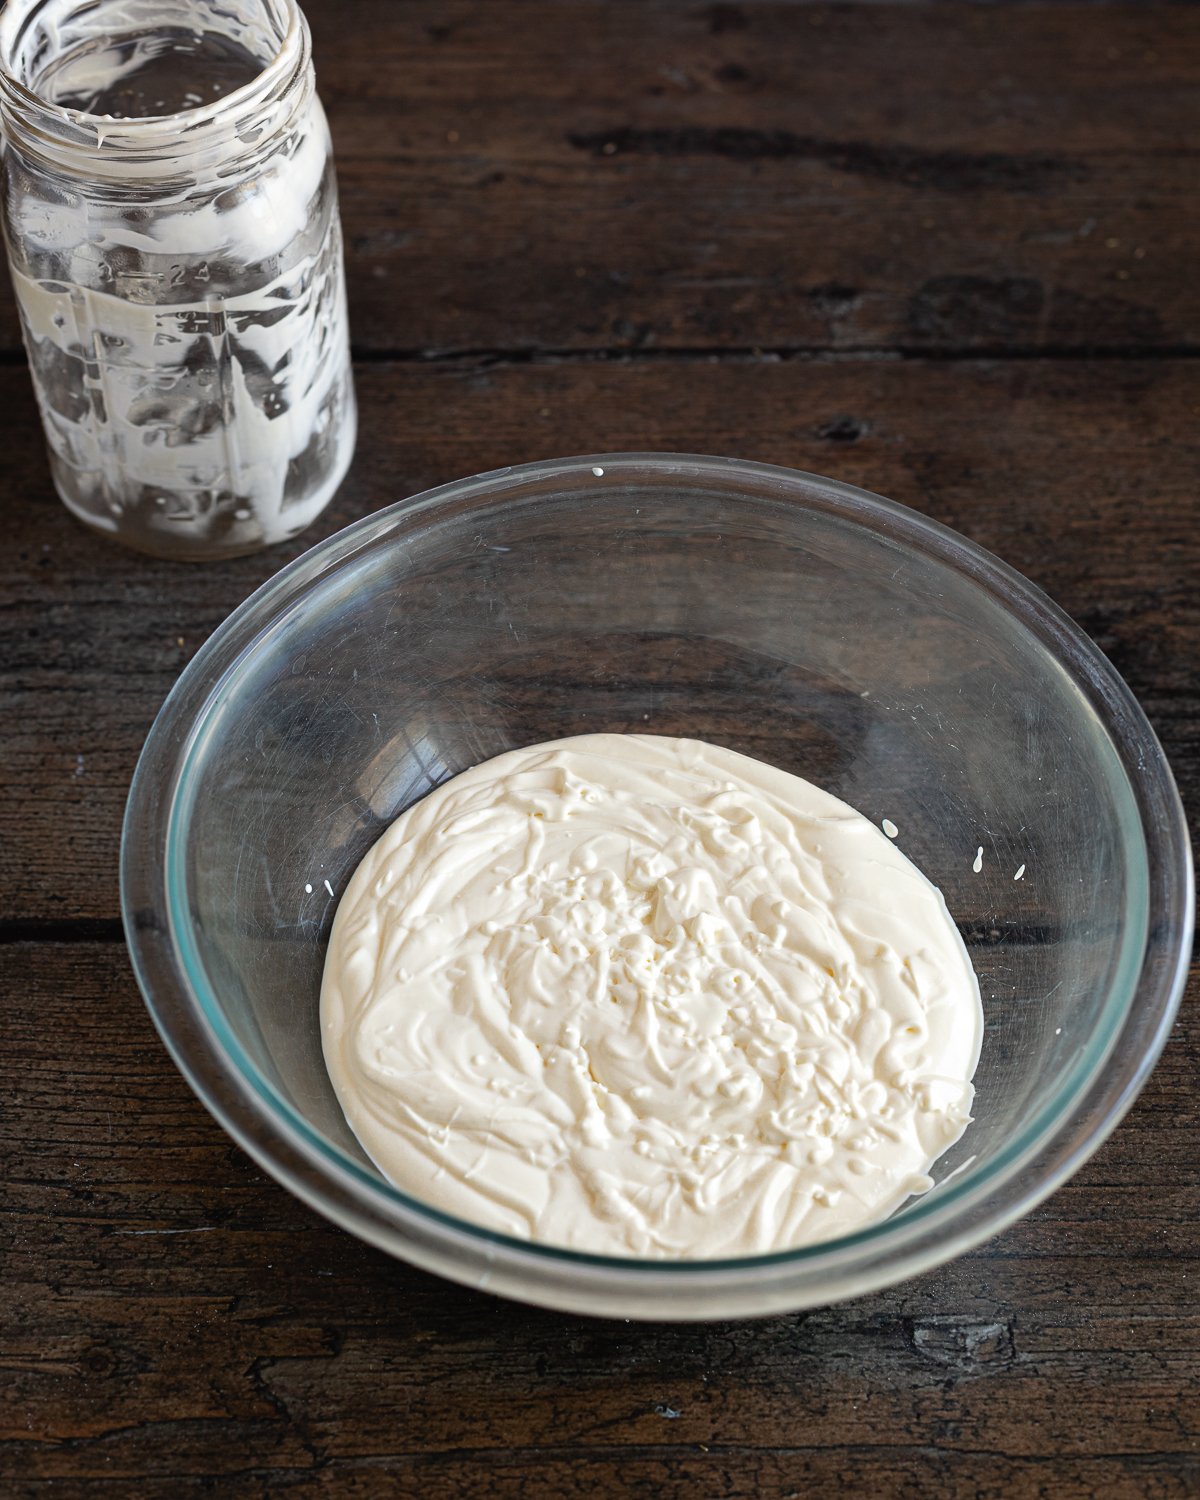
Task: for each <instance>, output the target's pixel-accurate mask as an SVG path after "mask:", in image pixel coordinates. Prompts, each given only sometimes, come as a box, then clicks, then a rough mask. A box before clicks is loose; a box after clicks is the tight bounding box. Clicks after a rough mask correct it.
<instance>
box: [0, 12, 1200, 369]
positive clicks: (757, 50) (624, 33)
mask: <svg viewBox="0 0 1200 1500" xmlns="http://www.w3.org/2000/svg"><path fill="white" fill-rule="evenodd" d="M309 9H310V11H311V12H312V15H313V22H314V30H315V34H316V55H317V62H318V68H319V82H320V87H321V92H322V95H323V97H324V98H325V100H326V102H327V106H328V110H329V114H330V118H331V122H332V126H333V130H334V136H335V144H336V149H337V157H338V163H339V170H340V176H341V191H342V204H343V216H344V220H345V227H346V235H347V266H348V273H349V284H350V293H351V312H352V322H353V329H354V337H355V341H356V343H357V345H358V346H359V347H360V348H361V349H362V350H364V351H391V352H399V351H412V352H439V351H442V352H444V351H447V350H451V351H453V350H474V349H503V350H509V351H519V350H532V349H564V350H566V349H569V350H594V349H608V348H613V347H617V348H659V349H668V348H687V349H708V348H712V349H727V348H744V349H751V348H755V347H761V348H770V349H797V348H818V349H881V348H895V347H904V348H914V349H923V350H957V349H964V348H972V349H1006V350H1025V351H1028V350H1044V349H1050V350H1060V349H1108V350H1123V349H1134V350H1141V351H1145V350H1149V349H1164V350H1166V349H1178V348H1180V347H1181V346H1188V347H1191V348H1193V349H1194V348H1195V347H1196V346H1198V345H1200V289H1198V284H1197V279H1196V278H1195V277H1194V276H1188V275H1182V274H1180V267H1182V266H1187V265H1190V264H1194V263H1195V262H1196V260H1197V258H1198V257H1200V228H1198V225H1200V220H1198V219H1197V215H1196V214H1195V213H1194V211H1193V208H1194V192H1195V183H1196V174H1197V158H1196V152H1195V140H1194V132H1190V133H1189V131H1188V129H1187V125H1188V122H1189V121H1190V119H1191V117H1192V115H1193V113H1194V100H1193V98H1192V97H1191V95H1190V94H1189V89H1190V88H1191V87H1192V85H1193V83H1194V79H1195V77H1196V75H1197V71H1198V70H1200V14H1198V13H1197V11H1196V10H1195V9H1194V8H1189V7H1187V6H1183V7H1165V8H1163V7H1158V6H1146V5H1139V4H1125V5H1113V6H1099V7H1097V6H1092V5H1079V4H1074V5H1072V4H1067V5H1061V4H1059V5H1041V6H1039V5H1032V6H1022V7H1021V8H1020V10H1019V11H1017V12H1013V11H1011V10H1010V8H1009V7H1006V6H986V7H979V6H974V5H942V4H936V5H933V4H923V5H916V6H895V7H894V6H877V5H851V6H846V5H804V4H780V3H770V0H768V3H758V0H750V3H744V4H742V3H739V4H734V5H713V4H709V3H695V4H682V3H678V4H657V5H647V4H644V3H643V0H606V3H604V4H589V3H563V0H511V3H506V4H504V5H480V4H475V3H467V0H447V3H443V0H421V3H410V0H405V3H403V4H399V3H397V0H356V3H355V5H354V6H353V7H352V8H351V9H350V10H349V11H346V10H345V8H344V7H342V6H338V5H331V4H325V5H312V6H310V7H309ZM15 346H16V322H15V317H14V315H13V312H12V306H11V300H10V293H9V290H8V287H7V282H5V284H4V289H3V296H2V303H0V348H8V349H10V350H11V349H13V348H15Z"/></svg>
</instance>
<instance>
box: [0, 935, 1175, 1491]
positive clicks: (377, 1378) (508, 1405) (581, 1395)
mask: <svg viewBox="0 0 1200 1500" xmlns="http://www.w3.org/2000/svg"><path fill="white" fill-rule="evenodd" d="M3 974H4V980H3V985H4V998H3V1003H4V1006H5V1015H6V1038H7V1041H6V1052H7V1057H8V1062H9V1064H10V1071H9V1078H10V1084H9V1088H10V1096H9V1099H8V1101H7V1103H8V1105H9V1108H7V1109H6V1110H5V1112H4V1115H3V1118H2V1120H0V1137H2V1140H3V1149H2V1151H0V1161H3V1163H4V1166H3V1169H2V1170H3V1189H4V1196H5V1199H6V1211H5V1225H4V1227H5V1233H6V1237H7V1244H8V1247H9V1248H8V1251H7V1256H6V1266H5V1276H4V1283H3V1292H2V1293H0V1295H2V1296H3V1299H4V1302H5V1304H6V1315H5V1317H4V1318H3V1320H0V1327H2V1329H3V1332H2V1333H0V1365H2V1367H3V1371H4V1376H3V1380H4V1402H3V1408H2V1409H3V1412H4V1421H3V1429H2V1439H0V1476H3V1477H4V1478H5V1492H6V1493H11V1494H17V1495H26V1494H28V1495H37V1494H41V1493H43V1492H51V1493H71V1494H74V1493H89V1494H90V1493H93V1492H94V1493H96V1494H101V1495H114V1496H116V1495H121V1494H128V1493H130V1492H131V1490H132V1489H133V1488H134V1487H136V1488H137V1492H138V1494H139V1495H141V1494H151V1495H160V1494H161V1495H188V1494H194V1493H199V1492H202V1491H205V1490H212V1489H213V1488H214V1487H215V1488H216V1490H217V1492H218V1493H220V1494H222V1495H226V1494H228V1495H234V1496H239V1497H240V1496H249V1495H256V1496H257V1495H261V1494H263V1493H267V1492H269V1493H271V1494H276V1493H283V1492H288V1493H290V1492H296V1493H301V1494H313V1495H326V1494H353V1495H376V1494H380V1495H383V1494H396V1493H401V1494H414V1495H421V1496H423V1497H424V1496H436V1497H442V1496H445V1497H451V1496H459V1495H465V1494H488V1495H512V1496H521V1497H525V1500H542V1497H545V1500H551V1497H555V1500H557V1497H559V1496H562V1495H568V1496H575V1495H578V1496H583V1495H592V1494H597V1493H607V1492H619V1493H628V1494H643V1493H645V1494H651V1493H668V1494H675V1495H685V1494H697V1493H699V1494H723V1495H735V1496H746V1497H751V1496H757V1495H760V1494H772V1495H776V1494H786V1493H789V1492H793V1491H794V1492H798V1493H810V1492H812V1493H824V1492H825V1489H826V1488H827V1487H830V1486H833V1485H835V1484H836V1485H837V1486H838V1487H839V1488H840V1489H845V1490H847V1491H848V1492H849V1493H871V1494H875V1495H879V1496H881V1497H885V1500H886V1497H888V1496H905V1495H911V1494H914V1493H930V1492H935V1493H938V1494H945V1495H947V1496H951V1497H956V1496H964V1497H965V1496H974V1495H977V1494H979V1493H987V1494H991V1493H995V1494H1005V1495H1008V1494H1018V1495H1025V1494H1038V1493H1050V1494H1053V1495H1055V1496H1056V1497H1058V1496H1078V1497H1084V1496H1087V1497H1091V1496H1097V1495H1104V1496H1110V1495H1111V1496H1119V1497H1125V1496H1128V1497H1134V1496H1138V1497H1140V1496H1145V1495H1150V1494H1153V1495H1155V1496H1171V1497H1183V1496H1185V1495H1188V1494H1191V1493H1194V1492H1195V1486H1196V1485H1197V1484H1198V1483H1200V1454H1198V1451H1197V1432H1198V1429H1200V1315H1198V1314H1197V1309H1196V1299H1195V1281H1196V1276H1197V1274H1200V1271H1198V1267H1200V1259H1198V1257H1197V1245H1196V1242H1195V1236H1194V1232H1193V1229H1194V1224H1195V1221H1196V1217H1197V1214H1198V1213H1200V1176H1198V1175H1197V1167H1196V1160H1195V1153H1194V1142H1195V1132H1196V1127H1197V1124H1198V1123H1200V1122H1198V1117H1197V1106H1196V1096H1195V1089H1194V1075H1195V1059H1196V1055H1197V1047H1198V1046H1200V1030H1198V1028H1197V1011H1196V1006H1195V1001H1196V1000H1197V999H1200V988H1198V986H1197V983H1196V981H1197V980H1200V974H1198V975H1194V976H1193V987H1192V990H1191V1002H1190V1003H1189V1004H1188V1005H1187V1006H1185V1010H1184V1013H1183V1019H1182V1021H1181V1022H1180V1024H1179V1026H1178V1028H1177V1031H1176V1035H1175V1038H1174V1040H1173V1041H1172V1043H1171V1045H1170V1046H1169V1047H1168V1048H1167V1051H1166V1053H1165V1054H1164V1057H1163V1060H1162V1062H1161V1063H1160V1065H1159V1067H1158V1069H1157V1070H1156V1072H1155V1074H1154V1077H1153V1078H1152V1080H1151V1082H1150V1085H1149V1087H1148V1089H1147V1091H1146V1093H1145V1095H1144V1096H1143V1098H1142V1099H1141V1101H1139V1103H1138V1105H1137V1106H1136V1107H1135V1109H1134V1111H1133V1113H1132V1115H1131V1116H1130V1118H1129V1119H1128V1121H1127V1122H1126V1123H1125V1124H1124V1125H1123V1126H1122V1127H1121V1129H1120V1130H1119V1131H1118V1132H1117V1134H1116V1135H1115V1136H1114V1138H1113V1139H1112V1140H1111V1141H1110V1142H1109V1143H1108V1144H1107V1145H1106V1146H1105V1147H1104V1148H1103V1149H1102V1150H1101V1152H1100V1153H1099V1154H1098V1155H1097V1157H1096V1158H1095V1159H1094V1161H1093V1162H1092V1163H1090V1164H1089V1165H1088V1166H1087V1167H1085V1168H1084V1170H1083V1171H1082V1172H1081V1173H1080V1174H1079V1175H1078V1176H1077V1177H1076V1178H1075V1179H1074V1180H1073V1181H1072V1182H1071V1183H1070V1184H1069V1185H1068V1186H1067V1187H1065V1188H1063V1189H1062V1190H1061V1191H1059V1192H1058V1193H1057V1194H1055V1195H1054V1197H1053V1198H1051V1199H1050V1200H1049V1201H1048V1202H1047V1203H1046V1204H1044V1205H1043V1206H1042V1207H1041V1208H1039V1209H1038V1210H1036V1211H1035V1212H1034V1213H1033V1214H1032V1215H1031V1216H1030V1217H1029V1218H1028V1219H1026V1220H1025V1221H1023V1222H1022V1223H1021V1224H1020V1225H1017V1226H1015V1227H1014V1228H1012V1229H1010V1230H1008V1231H1007V1232H1006V1233H1005V1234H1003V1235H1001V1236H1000V1237H999V1238H998V1239H996V1240H994V1241H993V1242H992V1243H990V1244H989V1245H986V1246H984V1247H981V1248H980V1249H978V1250H976V1251H974V1252H972V1253H971V1254H969V1255H967V1256H965V1257H963V1258H962V1259H961V1260H959V1261H957V1262H955V1263H954V1264H952V1265H950V1266H947V1267H944V1268H943V1269H941V1270H939V1271H937V1272H935V1273H933V1274H931V1275H929V1276H927V1277H924V1278H921V1279H920V1280H918V1281H915V1282H910V1283H908V1284H906V1285H904V1286H901V1287H897V1288H894V1289H892V1290H890V1291H888V1292H884V1293H880V1294H878V1295H876V1296H873V1297H869V1298H866V1299H865V1300H863V1301H860V1302H856V1303H853V1304H850V1305H847V1306H844V1307H840V1308H830V1309H825V1310H822V1311H818V1312H812V1313H808V1314H803V1315H795V1316H791V1317H786V1318H778V1319H772V1320H768V1321H765V1322H760V1323H745V1324H740V1325H738V1324H716V1325H711V1326H700V1327H690V1328H689V1327H665V1326H663V1327H654V1326H649V1327H631V1326H627V1325H624V1324H621V1323H613V1324H606V1323H600V1322H594V1321H587V1320H582V1319H573V1318H567V1317H560V1316H557V1315H553V1314H549V1313H544V1312H537V1311H530V1310H528V1309H523V1308H519V1307H517V1306H514V1305H510V1304H505V1303H502V1302H498V1301H495V1300H492V1299H490V1298H487V1297H485V1296H482V1295H479V1294H475V1293H470V1292H466V1291H463V1290H461V1289H459V1288H456V1287H452V1286H449V1285H447V1284H444V1283H441V1282H439V1281H437V1280H435V1279H433V1278H431V1277H428V1276H425V1275H423V1274H421V1273H419V1272H416V1271H413V1270H411V1269H409V1268H407V1267H405V1266H403V1265H400V1264H398V1263H395V1262H392V1261H390V1260H388V1259H387V1258H386V1257H384V1256H382V1255H381V1254H379V1253H377V1252H375V1251H372V1250H369V1249H367V1248H366V1247H365V1246H363V1245H361V1244H359V1243H358V1242H357V1241H355V1240H352V1239H350V1238H349V1237H348V1236H346V1235H344V1234H342V1233H341V1232H340V1231H338V1230H336V1229H334V1228H333V1227H331V1226H329V1225H327V1224H325V1223H324V1222H323V1221H322V1220H320V1219H318V1218H317V1217H316V1216H315V1215H313V1214H311V1213H310V1212H309V1211H307V1210H306V1209H304V1208H303V1207H301V1206H300V1205H299V1204H298V1203H297V1202H296V1201H294V1200H293V1199H292V1198H291V1197H289V1196H288V1195H287V1194H286V1193H285V1192H284V1191H283V1190H282V1189H280V1188H277V1187H276V1186H274V1185H273V1184H271V1183H270V1182H268V1181H266V1180H265V1179H264V1178H263V1177H262V1176H261V1175H260V1174H259V1173H258V1171H257V1170H256V1169H255V1168H254V1167H253V1166H252V1165H251V1164H250V1162H249V1161H248V1159H247V1158H245V1157H244V1156H243V1155H242V1154H241V1152H240V1151H238V1150H237V1149H236V1148H235V1147H233V1146H232V1145H231V1143H230V1142H229V1141H228V1139H227V1138H226V1137H225V1136H224V1135H223V1134H222V1133H221V1131H220V1130H219V1129H218V1128H217V1126H216V1125H215V1124H214V1123H213V1122H212V1121H211V1120H210V1119H209V1118H208V1117H207V1115H206V1114H205V1113H204V1111H203V1110H202V1109H201V1107H200V1106H199V1104H198V1103H196V1101H195V1100H194V1099H193V1098H192V1097H191V1095H190V1094H189V1093H188V1091H187V1089H186V1086H185V1085H184V1083H183V1081H182V1079H181V1078H180V1077H179V1076H178V1075H177V1074H176V1072H175V1070H174V1068H173V1066H172V1065H171V1063H170V1061H169V1060H168V1058H167V1056H166V1053H165V1052H164V1050H163V1049H162V1047H161V1046H160V1045H159V1043H158V1040H157V1038H156V1037H155V1036H154V1033H153V1031H152V1029H151V1027H150V1023H149V1020H148V1018H147V1017H146V1015H145V1013H144V1011H143V1009H142V1006H141V1004H140V1001H139V999H138V997H137V994H136V990H135V987H134V985H133V981H132V978H131V977H130V975H129V972H128V966H127V961H126V958H125V955H124V953H123V951H122V950H121V948H120V947H119V946H118V945H115V944H102V945H92V944H78V945H74V946H58V945H48V944H42V945H22V944H18V945H11V946H10V947H9V948H7V949H6V959H5V964H4V969H3ZM81 1016H86V1017H87V1027H86V1043H87V1044H86V1046H76V1045H69V1044H67V1045H64V1038H67V1039H70V1038H73V1037H74V1038H78V1037H79V1036H80V1035H81V1033H80V1029H79V1022H80V1017H81ZM1151 1161H1154V1162H1157V1163H1159V1164H1160V1169H1159V1170H1158V1171H1157V1172H1156V1173H1155V1174H1154V1180H1153V1181H1148V1179H1147V1167H1146V1164H1147V1163H1148V1162H1151ZM1168 1164H1169V1165H1168ZM501 1371H502V1373H501ZM62 1485H65V1486H66V1489H65V1490H64V1489H62V1488H60V1487H59V1486H62Z"/></svg>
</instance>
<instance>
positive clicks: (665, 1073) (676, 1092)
mask: <svg viewBox="0 0 1200 1500" xmlns="http://www.w3.org/2000/svg"><path fill="white" fill-rule="evenodd" d="M321 1019H322V1028H323V1038H324V1048H325V1058H326V1063H327V1065H328V1068H329V1073H330V1076H331V1078H332V1080H333V1084H334V1088H335V1089H336V1091H337V1095H338V1098H339V1100H340V1102H341V1105H342V1108H343V1110H344V1112H345V1114H346V1118H347V1119H348V1121H349V1123H350V1125H351V1127H352V1128H353V1130H354V1132H355V1134H356V1135H357V1136H358V1138H359V1140H360V1141H361V1142H362V1145H363V1146H364V1148H365V1149H366V1151H367V1152H368V1153H369V1154H370V1156H371V1157H372V1159H373V1160H374V1161H375V1162H376V1163H377V1165H378V1166H379V1168H380V1170H381V1171H382V1172H383V1173H384V1174H385V1175H386V1176H387V1177H388V1178H389V1179H390V1180H391V1181H392V1182H394V1183H395V1184H396V1185H397V1186H398V1187H400V1188H402V1189H404V1190H405V1191H406V1192H408V1193H410V1194H412V1196H413V1197H415V1198H419V1199H422V1200H423V1201H425V1202H426V1203H429V1204H432V1205H434V1206H436V1207H437V1208H440V1209H442V1210H444V1211H446V1212H448V1213H451V1214H455V1215H457V1216H459V1217H460V1218H463V1219H467V1220H470V1221H472V1222H473V1223H475V1224H479V1225H483V1226H486V1227H488V1228H491V1229H496V1230H500V1231H502V1232H504V1233H506V1234H510V1235H516V1236H519V1237H522V1238H528V1239H532V1240H536V1241H539V1242H542V1243H545V1244H551V1245H559V1246H564V1247H567V1248H570V1249H572V1250H580V1251H590V1252H593V1253H598V1254H607V1255H617V1256H637V1257H653V1258H663V1257H668V1258H687V1259H703V1258H713V1257H725V1256H742V1255H753V1254H759V1253H763V1252H768V1251H774V1250H783V1249H788V1248H792V1247H795V1246H799V1245H805V1244H809V1243H811V1242H813V1241H819V1240H824V1239H828V1238H830V1237H832V1236H835V1235H839V1234H843V1233H846V1232H848V1231H850V1230H853V1229H857V1228H860V1227H862V1226H864V1225H866V1224H869V1223H871V1222H873V1221H876V1220H878V1219H881V1218H883V1217H885V1216H886V1215H887V1214H888V1213H889V1212H890V1211H891V1210H892V1209H894V1208H895V1207H896V1206H897V1205H898V1204H899V1203H901V1202H902V1201H903V1200H904V1199H905V1198H907V1197H908V1196H909V1195H910V1194H912V1193H914V1192H921V1191H923V1190H924V1189H926V1188H928V1187H929V1186H930V1185H931V1184H930V1179H929V1177H928V1176H927V1175H926V1174H927V1171H928V1168H929V1167H930V1165H931V1164H932V1162H933V1161H934V1159H935V1158H936V1157H937V1156H938V1155H940V1153H941V1152H942V1151H944V1150H945V1149H946V1147H947V1146H949V1145H950V1144H951V1143H952V1142H953V1141H955V1140H956V1139H957V1138H958V1137H959V1136H960V1135H961V1134H962V1132H963V1130H964V1129H965V1127H966V1125H967V1124H968V1123H969V1118H970V1115H969V1111H970V1105H971V1100H972V1087H971V1082H970V1079H971V1075H972V1073H973V1072H974V1069H975V1064H976V1062H977V1060H978V1056H979V1046H980V1038H981V1033H982V1008H981V1005H980V998H979V986H978V984H977V982H976V979H975V975H974V972H973V970H972V968H971V963H970V959H969V958H968V956H967V952H966V949H965V947H964V946H963V943H962V940H961V938H960V937H959V935H958V932H957V930H956V929H955V926H954V923H953V921H952V920H951V917H950V914H949V912H948V911H947V910H946V906H945V903H944V901H943V900H942V897H941V894H940V893H939V891H938V890H937V889H936V888H935V887H934V886H933V885H931V884H930V882H929V881H928V880H927V879H926V878H925V876H924V875H922V874H921V872H920V871H919V870H918V869H917V868H916V867H915V866H914V865H913V864H912V863H910V861H909V860H908V859H906V858H905V856H904V855H903V854H902V853H901V852H900V851H899V850H898V849H897V848H896V847H895V845H894V844H892V843H891V841H890V840H889V839H888V838H887V837H885V835H884V834H883V833H882V832H880V831H879V830H878V829H876V828H875V827H874V826H873V825H872V824H871V823H869V822H868V821H867V820H866V818H864V817H862V816H861V815H860V814H859V813H857V812H855V811H854V809H853V808H851V807H848V806H847V805H846V804H845V803H844V802H841V801H839V800H838V799H837V798H835V797H832V796H830V795H829V794H828V793H826V792H823V791H821V790H820V789H818V788H817V787H815V786H812V785H810V784H809V783H808V782H806V781H803V780H801V779H800V778H798V777H796V776H792V775H789V774H788V773H786V772H784V771H780V770H777V769H775V768H773V767H771V766H768V765H765V764H763V763H762V762H759V761H757V760H752V759H750V758H748V757H746V756H743V755H738V754H736V753H734V752H732V751H729V750H723V749H719V748H718V747H716V746H714V745H709V744H704V743H701V742H699V741H695V740H681V739H668V738H662V737H658V736H652V735H619V734H597V735H585V736H581V737H579V738H574V739H565V740H558V741H554V742H552V743H549V744H543V745H535V746H533V747H531V748H529V749H524V750H515V751H512V752H510V753H508V754H506V755H501V756H499V757H498V758H497V759H495V760H490V761H487V762H485V763H484V764H482V765H479V766H476V767H475V768H474V769H473V770H470V771H466V772H464V773H463V774H462V775H460V776H456V777H455V778H454V779H453V780H451V781H448V782H446V783H445V784H444V785H442V786H440V787H438V788H437V790H436V791H434V792H431V793H430V794H429V795H428V796H427V797H426V798H425V799H424V800H423V801H421V802H419V803H417V804H416V805H414V806H413V807H411V808H409V809H408V811H407V812H405V813H404V814H403V815H402V816H401V817H400V818H398V819H397V820H396V822H395V823H393V824H392V826H391V827H390V828H389V829H388V831H387V832H386V833H385V834H384V835H383V837H382V838H381V839H380V840H379V842H378V843H377V844H376V845H375V846H374V848H373V849H372V850H371V851H370V853H369V854H368V855H367V857H366V859H365V860H364V861H363V863H362V864H361V866H360V867H359V868H358V870H357V872H356V873H355V875H354V877H353V879H352V880H351V882H350V885H349V887H348V889H347V890H346V893H345V895H344V897H343V898H342V901H341V904H340V906H339V908H338V912H337V916H336V919H335V922H334V926H333V932H332V936H331V940H330V945H329V951H328V955H327V959H326V965H325V974H324V981H323V986H322V993H321Z"/></svg>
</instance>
